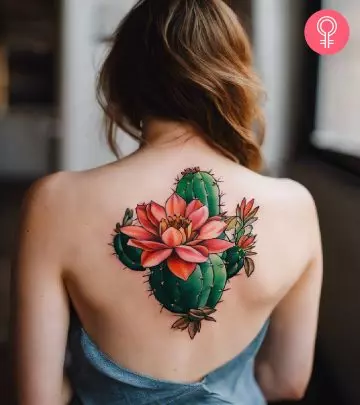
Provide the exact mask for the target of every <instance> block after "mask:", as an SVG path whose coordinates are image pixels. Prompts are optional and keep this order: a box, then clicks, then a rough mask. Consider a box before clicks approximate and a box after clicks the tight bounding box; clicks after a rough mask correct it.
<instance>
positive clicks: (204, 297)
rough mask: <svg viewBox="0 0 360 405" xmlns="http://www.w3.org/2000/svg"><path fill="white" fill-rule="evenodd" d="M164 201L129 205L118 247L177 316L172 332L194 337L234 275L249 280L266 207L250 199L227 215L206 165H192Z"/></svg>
mask: <svg viewBox="0 0 360 405" xmlns="http://www.w3.org/2000/svg"><path fill="white" fill-rule="evenodd" d="M181 175H182V177H181V178H178V179H176V184H175V187H176V188H175V191H174V193H173V194H172V195H171V196H170V198H169V199H168V200H167V201H166V204H165V206H162V205H160V204H158V203H156V202H154V201H151V202H150V203H148V204H145V203H143V204H139V205H138V206H137V207H136V217H137V218H136V219H135V218H134V211H133V210H132V209H129V208H128V209H127V210H126V212H125V215H124V218H123V221H122V223H121V224H120V223H118V224H117V225H116V227H115V236H114V239H113V243H112V244H111V245H112V246H113V248H114V250H115V254H116V256H117V257H118V258H119V260H120V261H121V262H122V263H123V264H124V265H125V266H126V268H128V269H131V270H134V271H140V272H144V274H145V275H144V277H146V283H148V285H149V292H150V296H154V297H155V298H156V299H157V301H158V302H159V303H160V304H161V306H162V310H163V308H165V309H166V310H168V311H170V312H172V313H173V314H176V316H177V317H178V319H177V320H176V322H175V323H174V324H173V325H172V328H173V329H178V330H187V331H188V333H189V336H190V338H191V339H194V337H195V336H196V334H197V333H198V332H200V329H201V324H202V322H203V321H210V322H216V320H215V318H214V317H213V316H212V315H213V314H214V313H215V312H216V306H217V305H218V304H219V303H220V302H221V299H222V296H223V293H224V292H225V291H227V289H226V286H227V284H228V283H229V280H230V279H231V278H232V277H235V276H237V275H240V274H242V270H244V272H245V274H246V276H247V277H250V276H251V275H252V274H253V272H254V270H255V264H254V261H253V259H252V256H254V255H256V252H255V251H254V249H255V244H256V235H255V234H254V232H253V231H254V228H253V226H254V223H255V222H256V221H257V220H258V217H257V213H258V211H259V207H255V204H254V203H255V201H254V199H252V200H251V201H247V200H246V199H245V198H244V199H243V200H242V202H241V204H239V205H238V206H237V208H236V215H234V216H228V215H227V213H226V212H223V204H222V197H223V194H222V193H221V192H220V188H219V183H221V181H220V180H217V179H215V177H214V175H213V174H212V173H211V172H206V171H201V170H200V168H199V167H196V168H190V169H186V170H184V171H183V172H182V173H181Z"/></svg>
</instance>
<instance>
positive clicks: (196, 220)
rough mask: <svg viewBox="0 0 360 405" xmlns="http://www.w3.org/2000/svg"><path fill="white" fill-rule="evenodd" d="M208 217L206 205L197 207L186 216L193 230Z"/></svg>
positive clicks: (199, 226) (201, 224) (198, 227)
mask: <svg viewBox="0 0 360 405" xmlns="http://www.w3.org/2000/svg"><path fill="white" fill-rule="evenodd" d="M208 218H209V208H208V207H207V206H206V205H204V206H202V207H201V208H199V209H197V210H196V211H194V212H193V213H191V214H190V215H189V216H188V219H190V221H191V223H192V229H193V230H194V231H196V230H197V229H200V228H201V227H202V226H203V225H204V224H205V222H206V221H207V220H208Z"/></svg>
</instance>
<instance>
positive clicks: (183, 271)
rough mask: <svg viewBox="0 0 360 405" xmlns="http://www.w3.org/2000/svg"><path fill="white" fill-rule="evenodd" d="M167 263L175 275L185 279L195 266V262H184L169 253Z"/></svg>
mask: <svg viewBox="0 0 360 405" xmlns="http://www.w3.org/2000/svg"><path fill="white" fill-rule="evenodd" d="M167 265H168V267H169V270H170V271H171V272H172V273H173V274H174V275H175V276H176V277H179V278H181V279H182V280H185V281H186V280H187V279H188V278H189V277H190V276H191V275H192V273H193V272H194V270H195V269H196V266H197V264H196V263H189V262H186V261H184V260H182V259H180V257H179V256H177V255H171V256H170V257H169V258H168V259H167Z"/></svg>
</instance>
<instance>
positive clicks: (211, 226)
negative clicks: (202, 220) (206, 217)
mask: <svg viewBox="0 0 360 405" xmlns="http://www.w3.org/2000/svg"><path fill="white" fill-rule="evenodd" d="M226 227H227V224H226V222H223V221H218V220H213V221H209V222H207V223H206V224H205V225H204V226H203V227H202V228H201V229H200V233H199V236H198V239H214V238H217V237H218V236H219V235H221V234H222V233H223V232H224V230H225V229H226Z"/></svg>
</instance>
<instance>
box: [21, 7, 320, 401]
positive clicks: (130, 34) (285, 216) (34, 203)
mask: <svg viewBox="0 0 360 405" xmlns="http://www.w3.org/2000/svg"><path fill="white" fill-rule="evenodd" d="M99 95H100V99H101V103H102V106H103V108H104V110H105V113H106V116H107V118H108V124H109V125H108V129H109V135H108V136H109V143H110V145H111V147H112V148H113V149H114V150H115V149H116V147H115V142H116V141H115V137H114V133H115V132H114V129H115V128H116V127H120V128H122V129H124V130H125V131H127V132H128V133H130V134H132V135H133V136H135V137H137V138H138V139H139V140H140V142H141V147H140V150H139V151H138V152H136V153H135V154H133V155H131V156H130V157H127V158H126V159H122V160H121V161H118V162H116V163H113V164H110V165H107V166H104V167H100V168H97V169H94V170H89V171H85V172H80V173H58V174H55V175H53V176H50V177H47V178H45V179H43V180H41V181H39V182H37V183H36V184H35V185H34V186H33V187H32V188H31V190H30V192H29V194H28V196H27V198H26V201H25V207H24V213H23V221H22V227H21V238H20V244H19V250H18V256H17V261H16V266H15V273H14V274H15V279H14V285H15V290H14V298H15V302H16V305H15V308H16V309H15V319H14V321H15V322H14V325H15V327H14V336H15V338H14V344H15V354H16V369H17V373H16V377H17V387H18V388H17V394H18V400H19V404H21V405H48V404H52V405H57V404H62V403H64V402H66V401H67V400H66V398H65V397H64V387H65V386H66V385H65V381H66V379H65V377H64V370H65V374H66V375H67V376H68V379H69V381H70V385H71V388H72V392H73V400H72V401H74V403H75V402H76V401H77V402H76V403H82V404H84V405H87V404H101V405H107V404H109V405H110V404H115V403H116V404H136V405H143V404H161V405H166V404H177V405H180V404H191V405H197V404H246V405H258V404H264V403H265V401H266V400H278V399H297V398H300V397H301V396H302V395H303V394H304V391H305V389H306V386H307V384H308V380H309V376H310V372H311V368H312V361H313V352H314V341H315V334H316V326H317V317H318V306H319V296H320V289H321V280H322V259H321V246H320V245H321V244H320V237H319V230H318V225H317V215H316V209H315V206H314V203H313V200H312V198H311V196H310V195H309V193H308V192H307V191H306V190H305V189H304V188H303V187H302V186H300V185H299V184H296V183H294V182H292V181H289V180H277V179H271V178H267V177H264V176H262V175H260V174H258V173H257V172H256V171H257V170H258V169H259V168H260V165H261V154H260V143H261V112H260V110H259V105H258V103H259V96H260V95H261V91H260V86H259V83H258V81H257V79H256V77H255V75H254V72H253V70H252V61H251V51H250V45H249V41H248V39H247V37H246V34H245V32H244V29H243V28H242V26H241V25H240V23H239V21H238V20H237V18H236V16H235V14H234V13H233V12H232V11H231V9H230V8H229V7H228V6H227V5H226V4H225V3H224V2H223V1H222V0H144V1H140V2H138V3H137V4H136V5H135V7H134V8H133V9H132V10H131V12H130V13H129V14H128V15H127V17H126V18H125V20H124V21H123V22H122V24H121V25H120V27H119V29H118V30H117V32H116V34H115V36H114V42H113V45H112V48H111V51H110V53H109V55H108V57H107V59H106V61H105V63H104V66H103V68H102V71H101V74H100V78H99ZM254 128H257V129H258V134H255V132H254V131H253V129H254ZM265 336H266V338H265ZM264 339H265V340H264ZM260 348H261V349H260ZM66 349H67V350H66ZM66 353H67V354H68V356H66ZM65 359H67V360H66V361H65Z"/></svg>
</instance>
